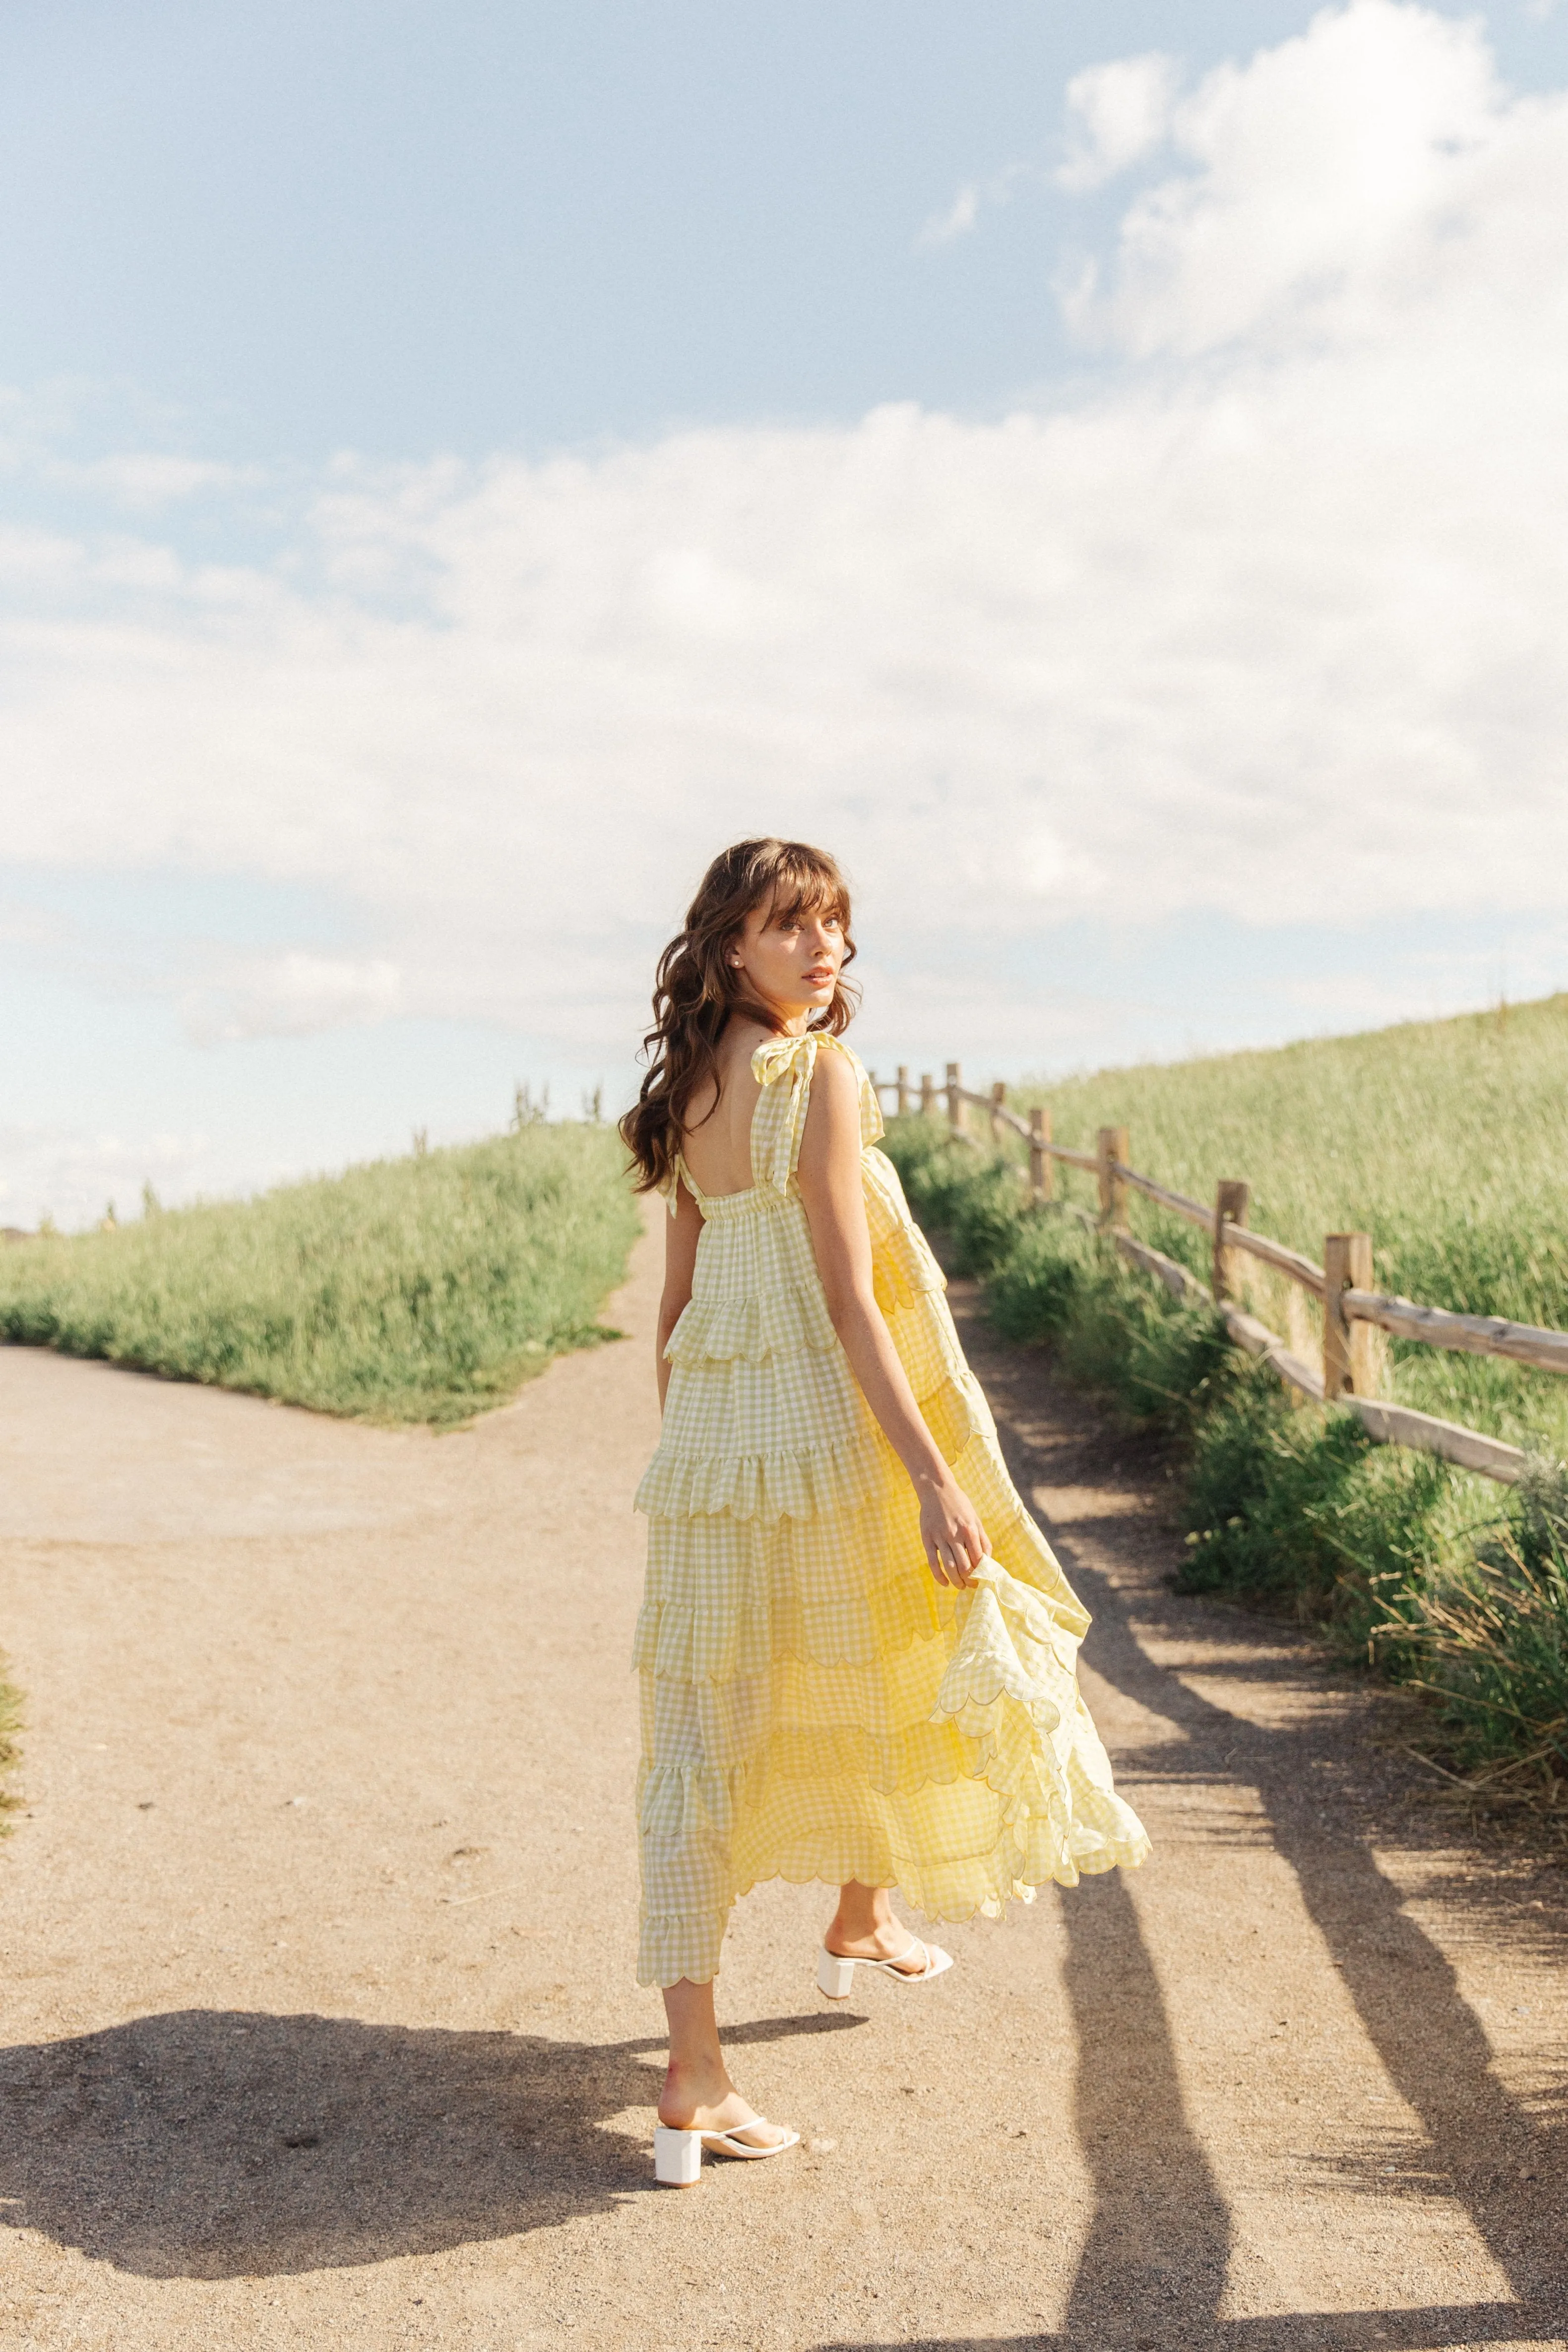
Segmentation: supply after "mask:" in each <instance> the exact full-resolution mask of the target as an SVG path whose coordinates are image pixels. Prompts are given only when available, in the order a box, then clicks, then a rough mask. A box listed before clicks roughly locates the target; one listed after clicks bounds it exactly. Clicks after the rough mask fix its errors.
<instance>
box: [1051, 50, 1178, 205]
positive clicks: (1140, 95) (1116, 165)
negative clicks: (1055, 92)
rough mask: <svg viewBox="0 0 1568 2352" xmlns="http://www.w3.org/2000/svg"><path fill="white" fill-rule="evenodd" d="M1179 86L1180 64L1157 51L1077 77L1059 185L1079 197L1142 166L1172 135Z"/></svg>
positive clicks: (1071, 94) (1117, 60)
mask: <svg viewBox="0 0 1568 2352" xmlns="http://www.w3.org/2000/svg"><path fill="white" fill-rule="evenodd" d="M1176 87H1177V74H1176V66H1175V60H1174V59H1173V58H1167V57H1163V56H1162V55H1160V54H1159V53H1158V52H1151V53H1150V54H1149V55H1148V56H1146V57H1141V58H1112V60H1111V61H1110V64H1109V65H1103V66H1090V67H1089V68H1087V69H1086V70H1085V71H1084V72H1083V73H1080V74H1075V75H1074V76H1073V78H1072V79H1071V81H1069V82H1068V87H1067V105H1068V121H1069V124H1070V126H1071V128H1070V131H1069V134H1068V156H1067V161H1066V162H1065V163H1063V164H1061V165H1060V167H1059V168H1058V172H1057V183H1058V186H1060V187H1064V188H1067V189H1068V190H1070V191H1071V192H1072V193H1073V194H1079V193H1081V192H1082V191H1084V190H1087V189H1089V188H1098V187H1101V186H1103V184H1104V183H1105V182H1106V181H1107V180H1113V179H1115V177H1116V175H1117V173H1120V172H1125V171H1126V170H1127V169H1128V168H1129V166H1130V165H1131V164H1133V163H1141V162H1142V159H1143V158H1144V156H1146V155H1148V154H1150V153H1151V152H1152V151H1153V150H1154V149H1155V148H1157V147H1158V146H1160V145H1161V144H1162V143H1163V141H1164V139H1165V137H1166V135H1167V133H1168V131H1169V130H1170V124H1171V110H1172V103H1173V100H1174V98H1175V94H1176Z"/></svg>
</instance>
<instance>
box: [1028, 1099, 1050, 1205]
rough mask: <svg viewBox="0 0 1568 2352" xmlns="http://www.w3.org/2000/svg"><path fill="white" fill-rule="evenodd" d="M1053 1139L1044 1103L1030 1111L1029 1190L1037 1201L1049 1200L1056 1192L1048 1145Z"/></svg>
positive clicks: (1048, 1115)
mask: <svg viewBox="0 0 1568 2352" xmlns="http://www.w3.org/2000/svg"><path fill="white" fill-rule="evenodd" d="M1050 1139H1051V1115H1050V1112H1049V1111H1048V1110H1047V1108H1046V1107H1045V1105H1044V1104H1043V1103H1037V1104H1036V1105H1035V1107H1034V1108H1033V1110H1032V1111H1031V1112H1030V1113H1029V1190H1030V1192H1032V1193H1033V1194H1034V1196H1035V1198H1036V1200H1037V1201H1048V1200H1050V1199H1051V1198H1052V1197H1053V1195H1054V1194H1055V1192H1056V1189H1057V1188H1056V1170H1055V1168H1054V1166H1053V1165H1052V1162H1051V1155H1050V1153H1049V1152H1048V1151H1047V1149H1046V1146H1047V1144H1048V1143H1049V1141H1050Z"/></svg>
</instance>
